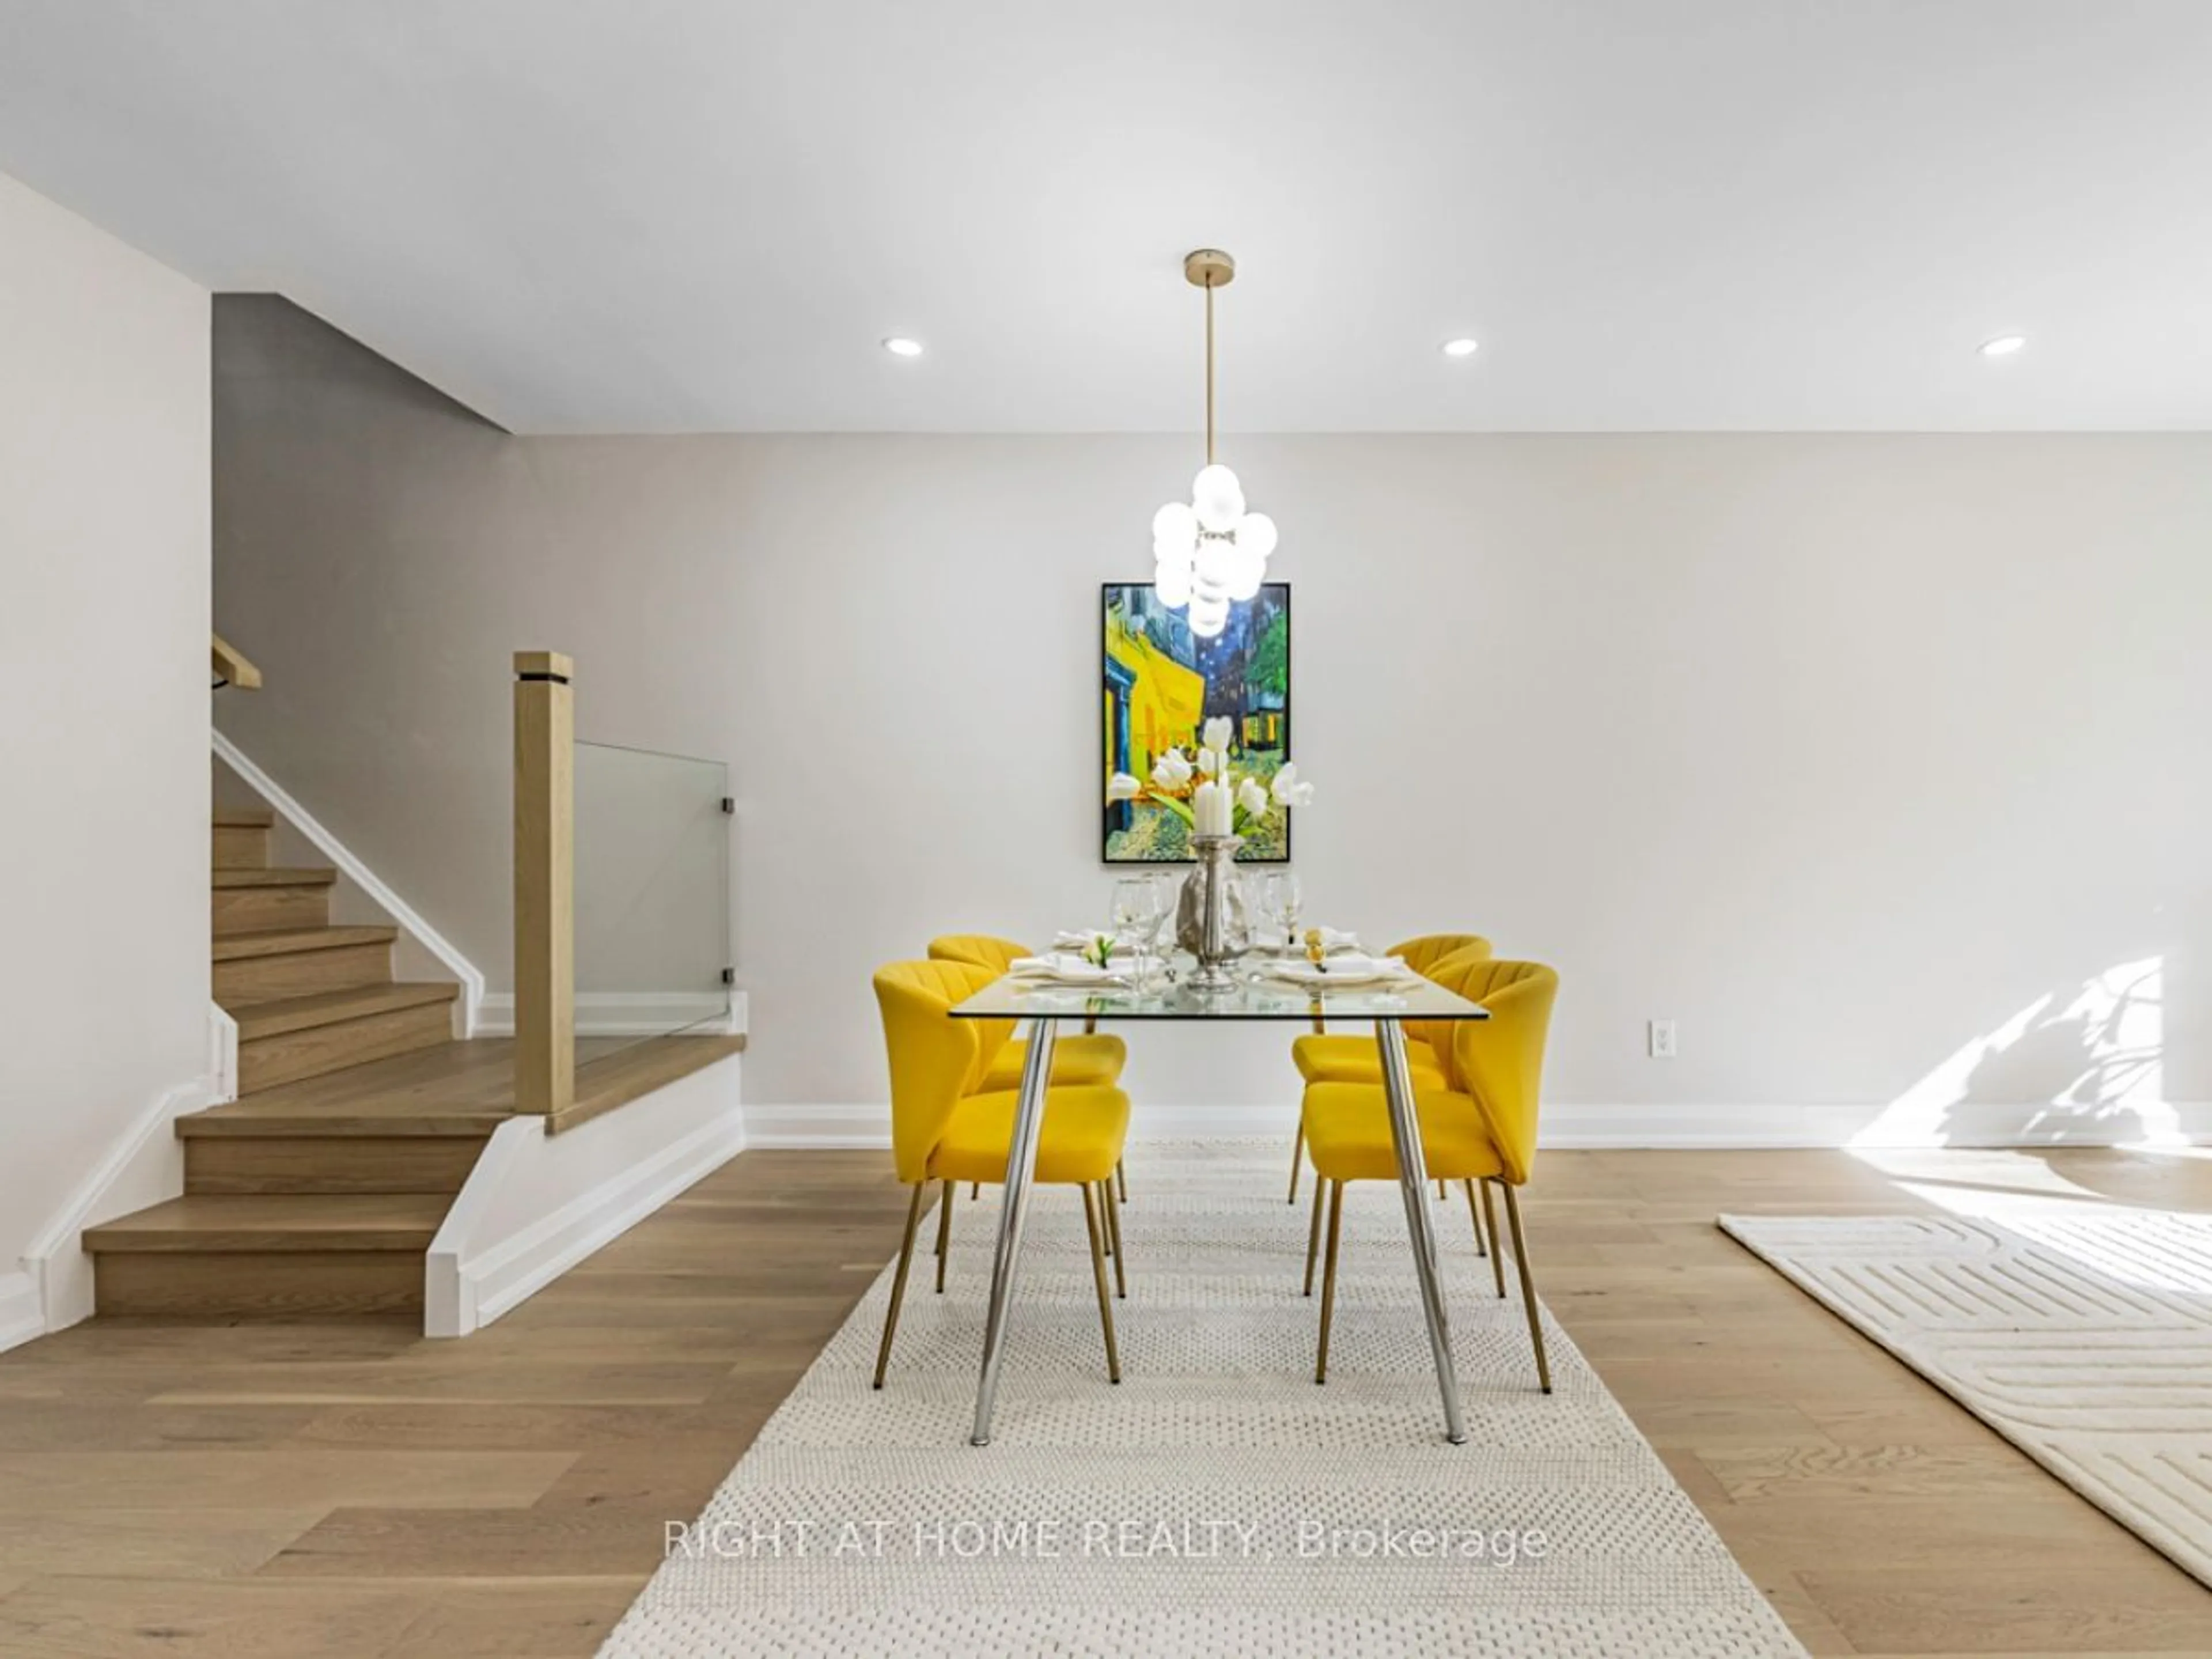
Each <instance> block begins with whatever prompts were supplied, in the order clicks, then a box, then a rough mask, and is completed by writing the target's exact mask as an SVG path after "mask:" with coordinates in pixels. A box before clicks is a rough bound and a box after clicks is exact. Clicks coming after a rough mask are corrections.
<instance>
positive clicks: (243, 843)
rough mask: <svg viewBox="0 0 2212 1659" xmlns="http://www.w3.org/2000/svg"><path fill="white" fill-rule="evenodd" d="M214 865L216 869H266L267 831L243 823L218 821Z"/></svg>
mask: <svg viewBox="0 0 2212 1659" xmlns="http://www.w3.org/2000/svg"><path fill="white" fill-rule="evenodd" d="M215 867H216V869H218V870H266V869H267V868H268V867H269V832H268V831H267V830H266V829H253V828H251V827H248V826H245V825H240V824H228V823H218V824H217V825H216V827H215Z"/></svg>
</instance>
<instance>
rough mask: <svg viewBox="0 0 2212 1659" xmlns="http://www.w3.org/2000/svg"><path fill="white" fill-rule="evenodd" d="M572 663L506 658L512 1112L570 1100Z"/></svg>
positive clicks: (557, 656) (559, 1106) (542, 656)
mask: <svg viewBox="0 0 2212 1659" xmlns="http://www.w3.org/2000/svg"><path fill="white" fill-rule="evenodd" d="M573 673H574V665H573V664H571V663H570V662H569V660H568V658H566V657H564V656H562V654H561V653H559V652H557V651H518V652H516V653H514V1109H515V1110H516V1111H518V1112H542V1113H545V1114H547V1115H558V1114H560V1113H562V1112H565V1111H566V1110H568V1108H569V1107H570V1106H572V1105H574V1103H575V1098H576V1032H575V1025H576V924H575V899H576V791H575V759H576V711H575V705H574V693H573V692H572V691H571V690H569V685H568V682H569V679H570V678H571V676H572V674H573Z"/></svg>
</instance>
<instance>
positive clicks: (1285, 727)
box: [1096, 581, 1297, 870]
mask: <svg viewBox="0 0 2212 1659" xmlns="http://www.w3.org/2000/svg"><path fill="white" fill-rule="evenodd" d="M1136 589H1141V590H1144V591H1145V592H1150V591H1151V590H1152V583H1150V582H1141V581H1138V582H1132V581H1122V582H1101V583H1099V585H1098V617H1097V629H1098V678H1097V682H1096V685H1097V690H1096V695H1097V696H1098V697H1099V699H1100V702H1099V704H1098V708H1097V720H1098V758H1099V769H1098V773H1097V777H1098V780H1099V787H1100V790H1101V794H1102V797H1103V789H1104V781H1105V780H1106V779H1107V778H1108V777H1110V776H1111V775H1113V774H1114V773H1115V771H1117V770H1119V771H1126V770H1129V769H1130V768H1129V766H1128V765H1127V742H1128V727H1127V723H1126V718H1123V719H1121V720H1116V719H1114V718H1109V714H1108V708H1107V699H1108V698H1109V696H1112V695H1113V693H1114V691H1115V678H1116V677H1115V664H1114V662H1113V659H1112V657H1111V654H1110V653H1109V651H1108V648H1107V638H1108V635H1107V629H1108V623H1109V618H1110V617H1111V616H1112V612H1113V605H1114V599H1115V594H1116V593H1120V592H1128V591H1131V590H1136ZM1260 591H1261V593H1264V594H1267V595H1269V596H1271V599H1272V603H1273V607H1274V608H1275V609H1276V610H1278V611H1279V612H1280V613H1281V616H1282V618H1283V707H1282V708H1281V710H1280V711H1279V714H1280V719H1281V722H1282V726H1281V731H1282V738H1283V742H1282V758H1283V761H1284V763H1285V764H1287V763H1289V762H1290V761H1291V745H1292V744H1293V743H1294V741H1295V740H1296V737H1297V720H1296V718H1295V715H1296V711H1297V653H1296V648H1295V647H1296V641H1297V627H1296V624H1295V622H1294V620H1293V612H1292V609H1291V584H1290V583H1288V582H1286V581H1285V582H1265V583H1262V584H1261V589H1260ZM1256 603H1257V601H1256V599H1255V600H1252V601H1247V602H1246V603H1245V604H1243V605H1237V606H1235V607H1233V609H1232V613H1231V614H1232V618H1234V617H1235V616H1236V614H1237V612H1243V613H1244V614H1245V615H1246V616H1248V617H1249V607H1250V606H1251V605H1254V604H1256ZM1240 645H1243V646H1249V628H1248V629H1247V634H1246V639H1245V641H1240ZM1194 654H1195V653H1194ZM1124 689H1126V688H1124ZM1245 712H1247V713H1248V714H1249V710H1248V711H1245ZM1124 714H1126V706H1125V708H1124ZM1203 717H1204V715H1203V713H1201V718H1203ZM1117 727H1118V730H1119V732H1120V736H1121V750H1122V753H1121V756H1119V757H1117V756H1116V754H1115V733H1116V730H1117ZM1128 811H1129V809H1128V807H1127V804H1125V803H1120V802H1113V801H1103V812H1102V814H1101V816H1100V819H1099V826H1100V827H1099V831H1098V860H1099V862H1100V863H1101V864H1103V865H1104V866H1107V867H1108V868H1109V869H1115V870H1121V869H1142V868H1145V867H1146V866H1175V865H1188V864H1190V863H1191V862H1193V860H1191V859H1190V857H1189V856H1188V854H1185V855H1184V856H1182V857H1181V858H1171V859H1170V858H1127V857H1123V858H1116V857H1115V856H1114V854H1113V853H1112V852H1111V850H1110V848H1111V846H1112V842H1113V836H1114V832H1115V830H1116V829H1122V828H1126V827H1127V814H1128ZM1117 817H1118V819H1119V820H1120V821H1119V822H1117ZM1282 823H1283V836H1282V850H1281V852H1280V853H1279V854H1266V855H1255V854H1248V853H1246V852H1245V851H1243V850H1240V851H1239V852H1238V854H1237V863H1239V864H1264V865H1285V864H1288V863H1290V862H1291V837H1292V836H1293V835H1294V834H1295V833H1296V830H1297V813H1296V812H1295V811H1286V812H1285V813H1284V814H1283V816H1282Z"/></svg>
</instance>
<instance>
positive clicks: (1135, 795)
mask: <svg viewBox="0 0 2212 1659" xmlns="http://www.w3.org/2000/svg"><path fill="white" fill-rule="evenodd" d="M1236 731H1237V728H1236V723H1235V722H1234V721H1232V720H1228V719H1227V718H1225V717H1224V716H1220V715H1217V716H1215V717H1214V718H1213V719H1212V720H1208V721H1206V729H1205V730H1204V732H1201V733H1200V742H1199V747H1198V752H1197V754H1196V755H1195V756H1194V757H1186V756H1185V755H1184V754H1183V752H1182V750H1180V749H1170V750H1168V751H1167V752H1166V753H1165V754H1164V755H1162V756H1161V757H1159V758H1158V760H1156V761H1155V762H1153V763H1152V778H1151V780H1150V781H1146V780H1144V779H1140V778H1138V777H1135V776H1133V775H1131V774H1129V773H1127V772H1116V773H1115V774H1114V775H1113V776H1112V777H1111V778H1110V779H1109V780H1108V781H1107V784H1106V799H1108V800H1109V801H1123V800H1132V801H1133V800H1149V801H1153V802H1156V803H1157V804H1158V805H1161V806H1164V807H1165V808H1166V809H1167V810H1168V811H1170V812H1173V813H1174V814H1175V815H1176V817H1179V818H1181V819H1182V821H1183V823H1185V824H1186V825H1188V827H1189V829H1190V832H1191V834H1192V835H1194V836H1241V835H1244V834H1246V833H1247V832H1248V831H1249V830H1251V829H1254V828H1255V827H1256V826H1257V825H1258V824H1259V823H1260V822H1261V820H1262V819H1264V818H1266V817H1267V815H1268V814H1269V813H1271V812H1273V811H1275V810H1276V809H1277V808H1281V809H1283V810H1285V811H1287V810H1288V809H1290V808H1291V807H1293V806H1304V805H1307V804H1308V803H1309V802H1310V801H1311V800H1312V799H1313V792H1314V787H1313V785H1311V784H1310V783H1308V782H1306V781H1304V779H1302V778H1300V777H1299V776H1298V769H1297V767H1296V766H1294V765H1292V764H1291V763H1289V762H1288V761H1285V762H1284V763H1283V764H1282V765H1281V766H1280V767H1279V768H1278V769H1276V772H1275V775H1274V776H1273V778H1272V779H1270V780H1269V781H1267V783H1266V784H1264V785H1263V784H1261V781H1260V780H1259V779H1258V778H1256V777H1255V776H1253V775H1251V774H1250V773H1249V772H1248V773H1245V774H1244V775H1242V776H1239V775H1238V774H1237V769H1236V766H1235V763H1234V761H1233V760H1232V758H1231V752H1230V751H1231V748H1232V747H1233V745H1234V743H1235V738H1236Z"/></svg>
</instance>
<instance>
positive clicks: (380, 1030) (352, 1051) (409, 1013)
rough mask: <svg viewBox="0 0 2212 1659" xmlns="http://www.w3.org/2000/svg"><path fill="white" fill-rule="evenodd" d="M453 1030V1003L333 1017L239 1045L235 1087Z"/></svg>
mask: <svg viewBox="0 0 2212 1659" xmlns="http://www.w3.org/2000/svg"><path fill="white" fill-rule="evenodd" d="M452 1040H453V1004H452V1003H450V1002H434V1003H428V1004H426V1005H424V1006H421V1007H416V1008H397V1009H393V1010H392V1012H389V1013H382V1014H371V1015H370V1016H368V1018H366V1019H344V1020H338V1021H337V1022H335V1023H334V1024H329V1025H313V1026H309V1027H307V1029H306V1030H299V1031H286V1032H284V1033H283V1035H281V1036H268V1037H257V1038H255V1039H253V1040H252V1041H251V1042H240V1044H239V1045H238V1091H239V1092H240V1094H250V1093H252V1091H254V1090H256V1089H268V1088H273V1087H274V1086H275V1085H277V1084H279V1083H292V1082H296V1081H297V1080H298V1079H301V1078H303V1077H320V1076H322V1075H323V1074H324V1073H325V1072H337V1071H343V1069H344V1068H345V1067H347V1066H359V1065H361V1064H362V1063H363V1062H365V1061H368V1060H389V1059H390V1058H392V1056H393V1055H394V1054H412V1053H413V1052H414V1051H415V1050H416V1049H417V1048H429V1047H430V1046H431V1045H432V1044H434V1043H439V1042H451V1041H452Z"/></svg>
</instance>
